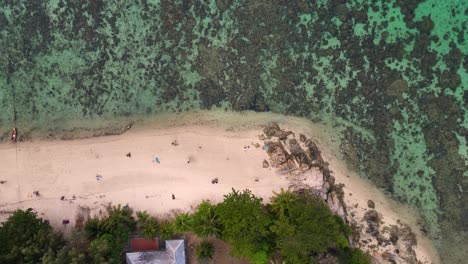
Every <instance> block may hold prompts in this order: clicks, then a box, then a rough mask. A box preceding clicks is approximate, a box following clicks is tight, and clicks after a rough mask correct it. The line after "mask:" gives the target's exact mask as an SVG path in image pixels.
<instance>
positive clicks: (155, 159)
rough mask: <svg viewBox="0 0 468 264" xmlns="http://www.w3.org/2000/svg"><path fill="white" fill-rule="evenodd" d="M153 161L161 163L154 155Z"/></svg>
mask: <svg viewBox="0 0 468 264" xmlns="http://www.w3.org/2000/svg"><path fill="white" fill-rule="evenodd" d="M153 163H158V164H159V163H161V160H160V159H159V158H158V157H154V159H153Z"/></svg>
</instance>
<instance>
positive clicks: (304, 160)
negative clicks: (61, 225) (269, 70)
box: [259, 124, 419, 263]
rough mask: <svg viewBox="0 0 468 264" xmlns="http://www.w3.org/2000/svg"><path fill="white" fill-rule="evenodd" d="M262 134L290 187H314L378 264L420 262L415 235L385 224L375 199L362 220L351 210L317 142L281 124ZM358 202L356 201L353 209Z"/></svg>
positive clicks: (406, 228) (403, 227)
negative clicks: (297, 134) (282, 127)
mask: <svg viewBox="0 0 468 264" xmlns="http://www.w3.org/2000/svg"><path fill="white" fill-rule="evenodd" d="M263 133H264V134H262V135H260V136H259V139H260V140H263V142H264V146H263V149H265V150H266V152H267V153H268V155H269V158H270V161H269V163H268V161H264V162H263V163H264V165H263V167H265V168H266V167H268V166H265V164H267V165H268V164H269V165H270V166H271V167H272V168H275V169H277V171H278V173H280V174H281V175H284V176H285V177H288V179H289V180H290V182H291V186H290V187H291V188H293V189H295V190H297V191H300V190H302V189H304V188H308V189H311V190H312V191H313V192H314V193H315V194H316V195H317V196H319V197H321V198H322V199H323V201H324V202H325V203H326V204H327V205H328V207H329V208H330V210H331V211H332V212H334V213H335V214H337V215H339V216H340V217H341V218H342V219H343V220H344V221H345V222H346V223H348V224H349V225H350V226H351V228H352V230H353V233H352V235H351V237H350V240H351V241H350V244H351V245H352V246H355V247H359V248H362V249H363V250H364V251H368V252H369V253H371V255H372V256H373V258H374V262H375V263H419V262H418V260H417V259H416V254H415V252H414V246H415V245H416V238H415V235H414V233H413V232H412V231H411V229H410V228H409V226H407V225H404V224H402V223H398V225H385V223H384V221H383V220H384V219H383V217H382V215H381V214H380V213H379V212H378V211H377V210H376V206H375V202H374V201H372V200H368V201H367V208H363V210H367V211H366V212H365V214H364V217H363V218H362V219H359V218H358V217H357V216H356V215H355V213H354V212H351V213H348V211H347V206H346V203H345V201H344V191H343V187H344V184H341V183H337V182H336V179H335V177H334V176H333V175H332V171H331V170H330V168H329V164H328V163H327V162H326V161H324V160H323V158H322V155H321V152H320V149H319V147H318V146H317V144H316V143H315V142H314V141H313V139H311V138H307V136H306V135H303V134H299V138H298V139H297V138H296V136H295V133H293V132H292V131H287V130H284V129H281V128H280V126H279V125H278V124H271V125H268V126H266V127H265V128H264V130H263ZM358 206H359V205H358V204H354V209H355V208H357V207H358ZM323 260H324V262H323V263H333V262H327V261H329V260H330V261H333V260H331V259H328V256H325V255H324V256H323Z"/></svg>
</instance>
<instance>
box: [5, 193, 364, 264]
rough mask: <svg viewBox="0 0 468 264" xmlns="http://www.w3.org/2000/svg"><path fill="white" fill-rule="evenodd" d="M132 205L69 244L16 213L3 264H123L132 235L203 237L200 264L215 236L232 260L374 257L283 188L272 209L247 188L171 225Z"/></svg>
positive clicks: (318, 205) (357, 263) (315, 203)
mask: <svg viewBox="0 0 468 264" xmlns="http://www.w3.org/2000/svg"><path fill="white" fill-rule="evenodd" d="M136 216H137V219H135V218H134V217H133V210H132V209H131V208H130V207H128V206H123V207H122V206H120V205H118V206H108V207H107V214H105V216H103V217H101V218H90V219H88V220H87V221H86V222H85V223H84V225H83V224H81V223H78V222H79V221H77V224H76V226H75V228H74V230H73V232H72V234H71V237H70V239H68V241H65V240H64V239H63V238H62V236H61V234H59V233H56V232H54V231H53V230H52V227H51V226H50V225H49V223H48V222H47V221H44V220H42V219H41V218H38V217H37V215H36V214H35V213H34V212H32V211H31V210H28V211H21V210H18V211H17V212H15V213H14V214H13V215H12V216H11V217H10V218H9V219H8V221H7V222H5V223H3V224H2V225H1V226H0V244H1V245H2V246H1V247H0V263H53V264H62V263H63V264H65V263H75V264H85V263H119V262H120V261H121V260H122V253H123V252H124V245H125V243H126V242H127V241H128V238H129V235H130V234H132V233H135V232H136V233H137V234H140V235H143V236H145V237H148V238H152V237H155V236H159V237H161V238H162V239H170V238H173V237H174V235H175V234H176V233H177V234H183V233H185V232H189V231H192V232H194V233H195V234H196V235H198V236H199V237H201V238H203V240H202V242H201V243H200V244H199V245H198V246H197V247H196V251H195V253H196V255H197V257H198V258H200V259H209V258H211V257H212V256H213V255H214V247H213V244H212V243H211V242H210V241H209V239H210V238H213V237H217V238H220V239H222V240H224V241H226V242H227V243H229V244H230V245H231V246H232V254H233V255H235V256H238V257H241V258H245V259H248V260H249V261H250V262H251V263H255V264H257V263H258V264H265V263H267V262H268V261H269V260H271V259H273V258H274V259H275V261H280V263H281V262H283V261H284V262H285V263H288V264H289V263H290V264H295V263H298V264H299V263H300V264H305V263H315V262H316V261H317V258H318V257H319V256H323V254H331V255H334V257H336V259H338V260H339V262H340V263H342V264H367V263H370V258H369V256H368V255H367V254H365V253H363V252H362V251H360V250H359V249H351V248H349V244H348V237H349V235H350V232H351V230H350V228H349V227H348V226H347V225H346V224H345V223H344V222H343V221H342V220H341V218H339V217H338V216H336V215H334V214H333V213H332V212H331V211H330V210H329V208H328V207H327V206H326V205H325V204H324V203H323V201H322V200H321V199H320V198H318V197H316V196H315V195H313V194H312V193H310V192H308V191H303V192H301V193H295V192H291V191H285V190H281V192H279V193H274V196H273V197H272V199H271V203H270V204H267V205H264V204H263V203H262V199H261V198H258V197H256V196H255V195H253V194H252V192H251V191H250V190H243V191H237V190H234V189H233V190H232V192H231V193H229V194H227V195H225V196H224V201H223V202H221V203H218V204H211V203H210V202H209V201H203V202H202V203H201V204H200V205H199V206H198V207H197V209H196V211H195V212H194V213H193V214H189V213H180V214H177V215H176V217H175V219H174V220H167V219H166V220H163V221H158V220H156V218H154V217H152V216H150V215H149V214H148V213H147V212H146V211H144V212H137V213H136Z"/></svg>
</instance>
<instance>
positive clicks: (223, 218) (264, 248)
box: [215, 189, 272, 263]
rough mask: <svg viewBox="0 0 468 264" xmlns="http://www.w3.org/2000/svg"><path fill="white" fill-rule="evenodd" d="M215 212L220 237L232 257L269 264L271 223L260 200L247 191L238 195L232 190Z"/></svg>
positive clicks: (237, 192)
mask: <svg viewBox="0 0 468 264" xmlns="http://www.w3.org/2000/svg"><path fill="white" fill-rule="evenodd" d="M215 211H216V214H217V215H219V220H220V223H221V226H222V233H221V237H222V239H223V240H225V241H226V242H228V243H229V244H230V245H232V247H233V252H232V253H233V254H234V255H236V256H240V257H245V258H247V259H249V260H251V261H252V262H253V263H266V262H267V261H268V253H269V252H270V251H271V243H270V235H271V232H270V230H269V227H270V225H271V222H272V219H271V218H270V215H269V214H268V211H267V210H266V208H265V207H264V206H263V205H262V199H261V198H257V197H255V196H254V195H253V194H252V192H251V191H250V190H244V191H243V192H239V191H236V190H234V189H233V190H232V193H230V194H228V195H225V196H224V202H222V203H220V204H218V205H217V206H216V210H215Z"/></svg>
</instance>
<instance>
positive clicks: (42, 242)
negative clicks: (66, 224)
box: [0, 209, 64, 264]
mask: <svg viewBox="0 0 468 264" xmlns="http://www.w3.org/2000/svg"><path fill="white" fill-rule="evenodd" d="M0 245H1V246H0V263H6V264H8V263H12V264H13V263H40V262H41V260H42V258H43V256H44V255H48V256H51V255H56V254H57V253H58V252H59V250H60V249H61V248H62V247H63V245H64V240H63V238H62V236H61V235H60V234H58V233H56V232H54V231H53V230H52V227H51V226H50V224H49V222H47V221H44V220H43V219H41V218H38V217H37V215H36V213H34V212H33V211H32V210H31V209H28V210H26V211H23V210H18V211H16V212H15V213H14V214H13V215H12V216H10V217H9V218H8V220H7V221H6V222H5V223H3V224H2V225H1V226H0Z"/></svg>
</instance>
